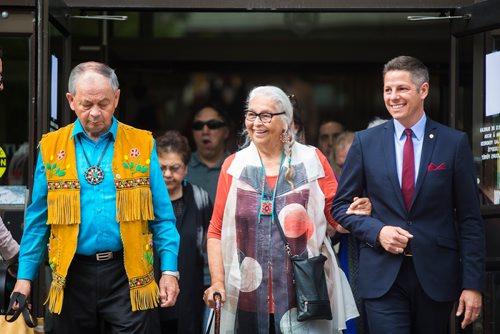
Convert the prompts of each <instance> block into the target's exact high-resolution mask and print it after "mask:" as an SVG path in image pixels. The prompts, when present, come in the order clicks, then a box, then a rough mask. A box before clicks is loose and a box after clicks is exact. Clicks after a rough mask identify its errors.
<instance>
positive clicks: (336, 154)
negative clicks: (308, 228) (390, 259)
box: [331, 131, 368, 334]
mask: <svg viewBox="0 0 500 334" xmlns="http://www.w3.org/2000/svg"><path fill="white" fill-rule="evenodd" d="M353 139H354V133H353V132H351V131H343V132H342V133H341V134H339V136H338V137H337V140H336V141H335V145H334V146H333V150H332V155H333V157H332V159H331V161H333V163H332V168H333V171H334V172H335V175H336V176H337V179H340V177H341V176H342V168H343V167H344V163H345V159H346V158H347V154H348V152H349V149H350V148H351V145H352V141H353ZM332 244H334V245H338V258H339V263H340V268H342V270H343V271H344V272H345V274H346V276H347V279H348V280H349V284H350V286H351V290H352V294H353V296H354V300H355V301H356V306H357V307H358V310H359V314H360V316H359V317H358V318H356V319H351V320H349V321H348V322H347V328H346V330H345V331H344V334H363V333H368V330H367V328H366V326H365V317H364V312H363V311H364V310H363V302H362V300H361V298H360V297H359V293H358V275H359V270H358V267H359V266H358V263H359V259H358V242H357V240H356V238H355V237H354V236H353V235H352V234H351V233H337V234H336V235H335V236H334V237H333V238H332Z"/></svg>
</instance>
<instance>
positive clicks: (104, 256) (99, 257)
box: [95, 252, 113, 261]
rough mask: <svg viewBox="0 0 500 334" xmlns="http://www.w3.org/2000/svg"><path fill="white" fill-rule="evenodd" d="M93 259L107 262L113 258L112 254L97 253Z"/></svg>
mask: <svg viewBox="0 0 500 334" xmlns="http://www.w3.org/2000/svg"><path fill="white" fill-rule="evenodd" d="M95 258H96V260H97V261H108V260H111V259H112V258H113V252H104V253H97V254H96V255H95Z"/></svg>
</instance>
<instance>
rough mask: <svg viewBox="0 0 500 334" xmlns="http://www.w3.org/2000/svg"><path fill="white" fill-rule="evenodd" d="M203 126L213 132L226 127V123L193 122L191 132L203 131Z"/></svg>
mask: <svg viewBox="0 0 500 334" xmlns="http://www.w3.org/2000/svg"><path fill="white" fill-rule="evenodd" d="M205 125H206V126H207V127H208V128H209V129H210V130H215V129H220V128H222V127H224V126H226V123H224V122H222V121H218V120H215V119H211V120H209V121H206V122H202V121H195V122H193V130H195V131H200V130H203V127H204V126H205Z"/></svg>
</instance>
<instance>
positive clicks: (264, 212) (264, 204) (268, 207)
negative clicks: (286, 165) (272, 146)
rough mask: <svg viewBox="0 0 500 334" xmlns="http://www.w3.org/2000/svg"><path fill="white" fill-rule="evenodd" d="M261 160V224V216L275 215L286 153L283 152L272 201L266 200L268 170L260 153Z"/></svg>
mask: <svg viewBox="0 0 500 334" xmlns="http://www.w3.org/2000/svg"><path fill="white" fill-rule="evenodd" d="M259 159H260V165H261V174H262V185H261V194H262V195H261V197H260V210H259V217H258V221H259V222H260V217H261V216H272V215H273V213H274V199H275V198H276V189H277V188H278V181H279V178H280V174H281V167H282V166H283V161H284V160H285V152H281V161H280V168H279V170H278V177H277V178H276V184H275V185H274V189H273V196H272V198H271V200H266V199H264V187H265V184H266V170H265V168H264V163H262V158H261V157H260V153H259Z"/></svg>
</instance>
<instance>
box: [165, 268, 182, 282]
mask: <svg viewBox="0 0 500 334" xmlns="http://www.w3.org/2000/svg"><path fill="white" fill-rule="evenodd" d="M161 274H162V275H169V276H174V277H175V278H177V280H180V279H181V275H180V274H179V272H178V271H170V270H164V271H162V272H161Z"/></svg>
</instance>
